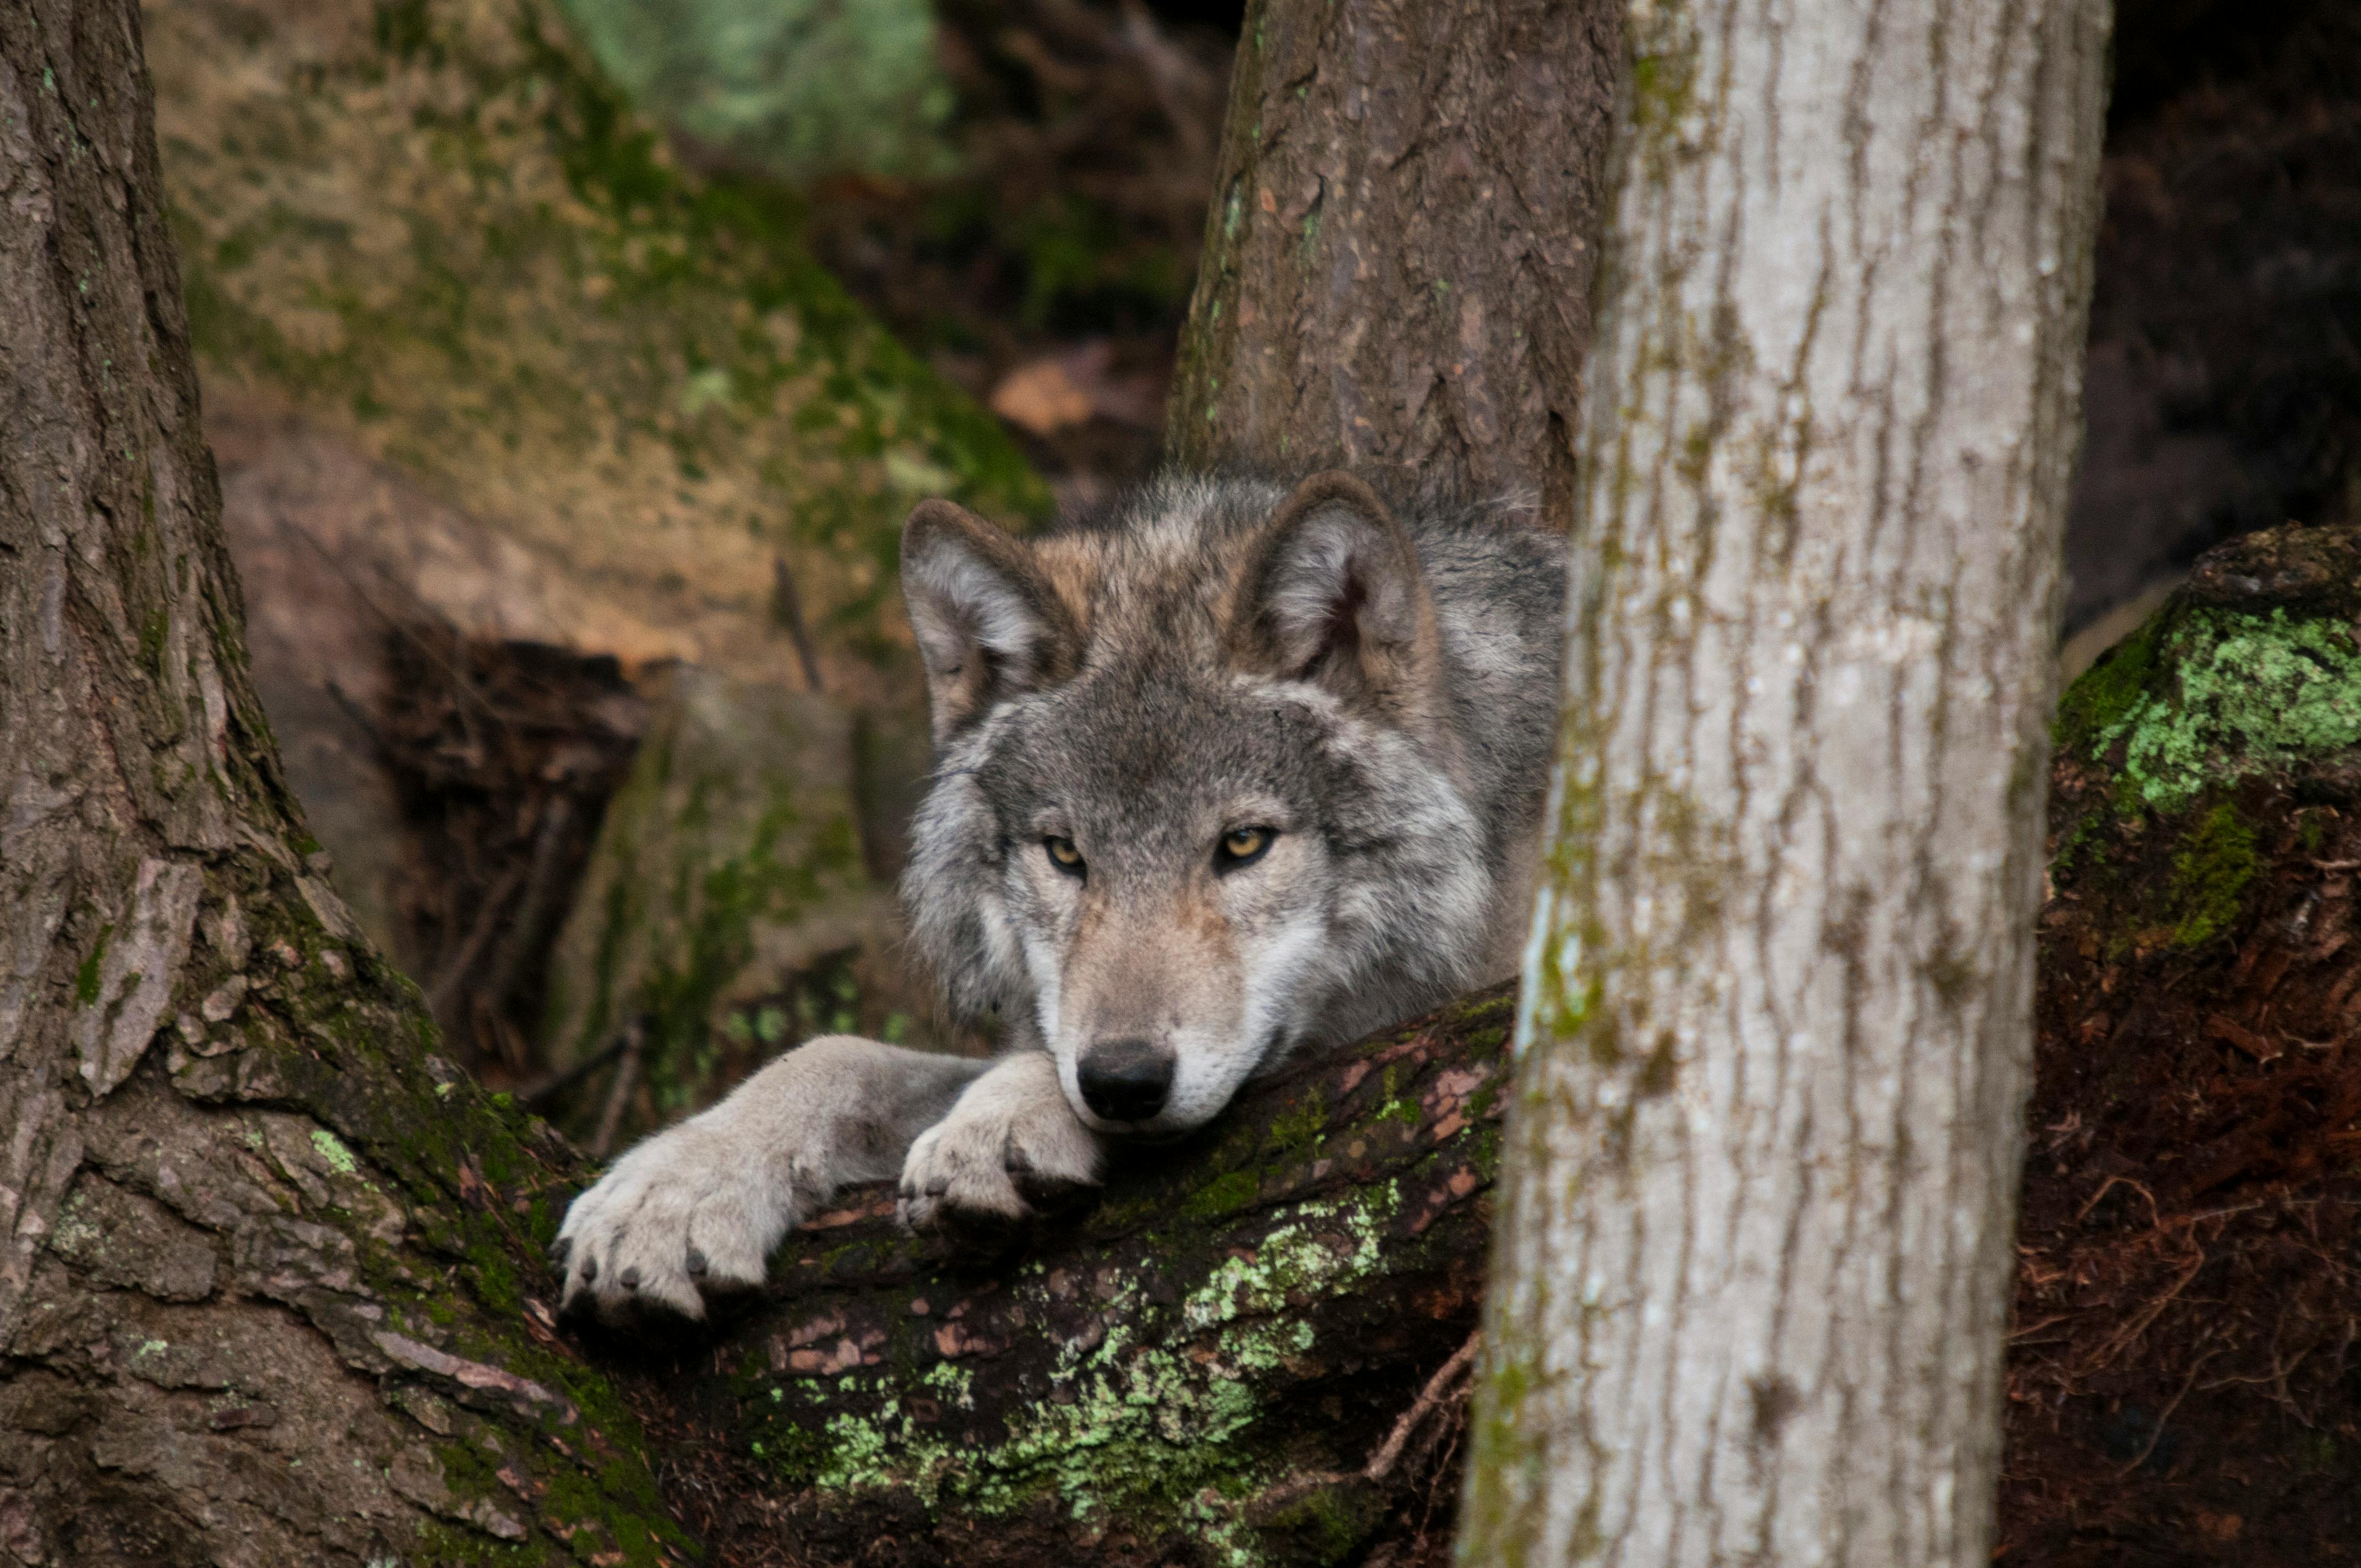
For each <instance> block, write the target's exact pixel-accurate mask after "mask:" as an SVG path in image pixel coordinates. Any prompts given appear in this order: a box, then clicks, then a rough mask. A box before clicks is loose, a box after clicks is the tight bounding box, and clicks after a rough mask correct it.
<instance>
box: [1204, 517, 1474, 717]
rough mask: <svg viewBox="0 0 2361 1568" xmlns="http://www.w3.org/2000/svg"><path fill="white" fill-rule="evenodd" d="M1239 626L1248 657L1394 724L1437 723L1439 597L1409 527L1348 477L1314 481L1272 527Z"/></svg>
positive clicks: (1250, 575)
mask: <svg viewBox="0 0 2361 1568" xmlns="http://www.w3.org/2000/svg"><path fill="white" fill-rule="evenodd" d="M1245 587H1246V604H1245V607H1244V608H1245V611H1246V613H1244V614H1243V615H1241V616H1239V617H1238V618H1237V619H1236V620H1235V622H1234V623H1233V624H1234V628H1235V630H1234V634H1233V635H1234V637H1235V638H1236V639H1237V640H1238V641H1240V642H1242V643H1243V646H1242V647H1240V648H1239V650H1238V651H1239V652H1240V653H1242V654H1243V655H1245V656H1246V658H1247V659H1248V660H1249V661H1250V662H1252V663H1257V664H1260V665H1261V666H1262V667H1264V668H1266V669H1268V670H1270V671H1271V672H1272V673H1274V674H1279V675H1283V676H1286V677H1288V678H1290V679H1295V680H1307V681H1312V682H1316V683H1317V684H1319V685H1323V686H1326V687H1327V688H1329V689H1330V690H1331V691H1334V693H1335V694H1336V695H1337V696H1340V697H1342V698H1344V699H1345V701H1347V702H1351V703H1355V704H1359V705H1368V706H1374V707H1377V708H1378V709H1379V710H1381V711H1383V712H1385V713H1387V714H1388V715H1389V717H1391V718H1394V719H1395V720H1396V721H1397V722H1414V721H1416V720H1417V719H1419V718H1422V717H1430V716H1431V710H1432V709H1433V705H1434V704H1433V698H1434V682H1435V676H1436V672H1437V668H1438V666H1439V663H1440V658H1441V653H1440V647H1441V645H1440V641H1439V639H1438V636H1437V633H1436V630H1435V624H1434V607H1433V599H1432V598H1430V596H1429V595H1428V592H1427V585H1426V573H1425V572H1424V570H1423V569H1422V568H1421V567H1420V565H1419V562H1418V549H1417V546H1415V545H1414V544H1412V543H1411V537H1410V532H1409V531H1408V530H1407V529H1405V528H1403V527H1402V525H1401V524H1400V522H1398V521H1395V519H1394V516H1393V513H1392V512H1390V511H1389V510H1387V508H1386V503H1385V502H1384V501H1382V500H1379V499H1378V496H1377V492H1375V491H1374V490H1372V489H1370V488H1369V487H1368V486H1367V485H1365V484H1363V483H1362V482H1361V481H1360V480H1358V479H1356V478H1355V477H1352V476H1351V475H1350V474H1346V473H1343V472H1340V471H1336V470H1331V471H1329V472H1327V473H1324V474H1314V475H1313V476H1312V477H1310V478H1308V479H1306V480H1304V481H1303V482H1302V483H1301V485H1298V486H1297V487H1296V488H1295V491H1294V493H1293V494H1292V495H1290V496H1289V497H1288V498H1287V499H1286V500H1285V501H1284V502H1282V503H1281V504H1280V506H1279V510H1277V511H1276V512H1273V513H1272V514H1271V519H1270V521H1269V522H1268V523H1266V524H1265V525H1264V528H1263V534H1262V538H1261V541H1260V542H1259V543H1258V545H1257V554H1256V558H1255V562H1254V565H1252V566H1251V567H1249V568H1248V572H1247V576H1246V585H1245Z"/></svg>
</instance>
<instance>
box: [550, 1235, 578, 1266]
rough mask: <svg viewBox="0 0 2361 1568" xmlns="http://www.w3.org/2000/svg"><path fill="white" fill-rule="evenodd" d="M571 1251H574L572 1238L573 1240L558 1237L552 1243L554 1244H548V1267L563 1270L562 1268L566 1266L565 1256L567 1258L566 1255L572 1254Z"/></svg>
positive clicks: (568, 1237) (567, 1237)
mask: <svg viewBox="0 0 2361 1568" xmlns="http://www.w3.org/2000/svg"><path fill="white" fill-rule="evenodd" d="M573 1250H574V1238H573V1237H572V1236H560V1237H558V1238H557V1239H556V1240H555V1241H554V1242H552V1243H550V1244H549V1262H550V1266H552V1267H555V1268H563V1267H565V1266H566V1256H567V1255H568V1254H570V1253H572V1252H573Z"/></svg>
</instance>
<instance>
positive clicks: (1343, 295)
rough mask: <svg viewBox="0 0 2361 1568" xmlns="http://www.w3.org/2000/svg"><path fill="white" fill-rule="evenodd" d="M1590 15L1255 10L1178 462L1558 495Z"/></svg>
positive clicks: (1282, 5) (1584, 237) (1176, 394)
mask: <svg viewBox="0 0 2361 1568" xmlns="http://www.w3.org/2000/svg"><path fill="white" fill-rule="evenodd" d="M1621 60H1622V32H1621V9H1620V7H1619V6H1617V5H1612V4H1609V3H1607V0H1409V3H1406V4H1402V5H1330V4H1314V3H1312V0H1255V3H1254V4H1252V5H1248V6H1247V8H1246V23H1245V27H1244V31H1243V33H1242V36H1241V38H1240V41H1239V45H1238V55H1237V64H1236V67H1235V71H1234V73H1233V75H1232V77H1231V85H1230V109H1229V120H1228V124H1227V126H1226V127H1225V128H1224V133H1223V142H1222V155H1221V162H1220V170H1219V173H1218V175H1217V178H1216V181H1215V184H1214V188H1213V209H1212V212H1211V214H1209V215H1208V218H1207V221H1206V228H1205V248H1204V257H1203V260H1202V262H1201V264H1200V267H1199V271H1198V276H1197V292H1196V297H1195V299H1194V300H1193V301H1192V302H1191V308H1190V322H1189V327H1188V330H1187V331H1186V332H1185V333H1184V334H1182V338H1181V345H1180V367H1179V371H1178V375H1177V378H1176V381H1175V383H1174V389H1173V394H1172V406H1171V412H1170V431H1169V442H1170V448H1171V455H1172V456H1173V457H1174V458H1176V459H1178V460H1179V461H1181V462H1184V463H1190V464H1207V463H1216V462H1229V463H1246V464H1253V465H1257V466H1268V467H1273V468H1278V469H1282V470H1287V471H1290V472H1303V471H1307V470H1310V469H1313V468H1319V467H1323V466H1336V465H1343V466H1352V467H1356V468H1359V469H1361V470H1362V471H1364V472H1368V473H1378V474H1383V473H1384V472H1386V471H1388V470H1392V471H1395V472H1397V473H1400V474H1401V475H1402V476H1404V477H1411V478H1414V479H1415V478H1423V479H1441V480H1445V481H1451V482H1455V483H1457V484H1459V485H1461V486H1464V487H1466V488H1471V489H1473V490H1474V491H1476V492H1477V493H1478V494H1488V493H1494V492H1499V491H1503V490H1527V491H1538V492H1539V494H1540V495H1541V497H1542V499H1543V502H1544V504H1545V508H1546V510H1547V514H1548V515H1549V516H1551V517H1553V518H1560V519H1562V518H1564V517H1565V516H1566V515H1568V513H1569V510H1570V508H1571V502H1572V498H1573V494H1574V432H1575V428H1576V400H1577V399H1578V396H1579V392H1580V387H1581V380H1582V359H1583V356H1584V354H1585V353H1586V352H1587V350H1588V349H1589V346H1590V331H1591V322H1590V292H1591V274H1592V270H1593V268H1594V266H1595V265H1596V262H1597V256H1598V235H1599V232H1600V226H1601V224H1602V222H1603V220H1604V216H1605V214H1604V211H1603V207H1602V203H1603V201H1604V197H1605V187H1606V155H1607V148H1608V141H1609V136H1610V135H1611V133H1612V130H1613V126H1614V116H1615V104H1616V82H1617V75H1618V72H1619V71H1620V69H1621Z"/></svg>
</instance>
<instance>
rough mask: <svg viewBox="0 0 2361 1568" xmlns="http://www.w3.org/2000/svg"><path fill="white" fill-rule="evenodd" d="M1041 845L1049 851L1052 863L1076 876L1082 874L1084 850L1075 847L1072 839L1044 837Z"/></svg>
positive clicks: (1062, 870)
mask: <svg viewBox="0 0 2361 1568" xmlns="http://www.w3.org/2000/svg"><path fill="white" fill-rule="evenodd" d="M1041 847H1042V848H1043V849H1045V850H1049V863H1050V864H1051V865H1053V866H1055V867H1057V868H1058V869H1059V870H1060V871H1061V872H1070V873H1071V874H1073V875H1076V876H1080V875H1081V874H1082V851H1081V850H1077V849H1075V848H1074V841H1073V840H1072V839H1042V840H1041Z"/></svg>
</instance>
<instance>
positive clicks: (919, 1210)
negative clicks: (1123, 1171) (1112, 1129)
mask: <svg viewBox="0 0 2361 1568" xmlns="http://www.w3.org/2000/svg"><path fill="white" fill-rule="evenodd" d="M965 1110H966V1108H965V1106H964V1105H962V1106H961V1108H960V1109H955V1110H954V1111H953V1112H952V1113H951V1114H950V1116H949V1117H948V1118H946V1119H945V1120H943V1121H941V1122H939V1123H937V1124H935V1125H933V1126H931V1127H929V1128H928V1129H927V1130H926V1131H925V1132H923V1133H921V1134H919V1135H918V1137H917V1142H915V1143H913V1144H912V1145H911V1146H910V1154H909V1157H908V1158H907V1159H906V1160H905V1161H903V1164H902V1188H901V1201H900V1202H899V1203H898V1204H897V1205H896V1206H895V1207H896V1212H898V1213H899V1214H900V1216H901V1219H902V1223H904V1224H906V1225H908V1226H909V1227H911V1228H912V1229H913V1230H947V1229H967V1230H983V1231H986V1232H988V1231H990V1230H992V1229H993V1228H994V1227H996V1226H1005V1225H1009V1224H1013V1223H1016V1222H1017V1221H1019V1220H1022V1219H1024V1218H1025V1217H1026V1216H1027V1215H1028V1214H1030V1213H1031V1212H1033V1209H1034V1206H1035V1204H1037V1203H1046V1202H1048V1201H1051V1200H1052V1199H1053V1198H1054V1197H1056V1196H1059V1195H1061V1194H1065V1193H1070V1192H1071V1191H1073V1190H1075V1189H1077V1188H1082V1187H1095V1186H1097V1185H1098V1180H1099V1146H1098V1141H1097V1140H1096V1139H1095V1138H1093V1137H1092V1136H1091V1135H1090V1134H1089V1133H1088V1132H1087V1131H1085V1130H1084V1129H1083V1128H1082V1126H1081V1125H1080V1124H1078V1123H1076V1122H1075V1121H1074V1119H1073V1116H1072V1114H1071V1113H1069V1112H1068V1111H1067V1110H1066V1108H1065V1106H1064V1105H1063V1104H1062V1103H1059V1104H1054V1105H1051V1106H1049V1107H1047V1108H1045V1109H1041V1110H1027V1111H1020V1112H1018V1113H1016V1114H1014V1115H1003V1114H998V1113H991V1112H986V1113H981V1114H979V1113H974V1112H966V1113H964V1114H963V1113H962V1112H965Z"/></svg>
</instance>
